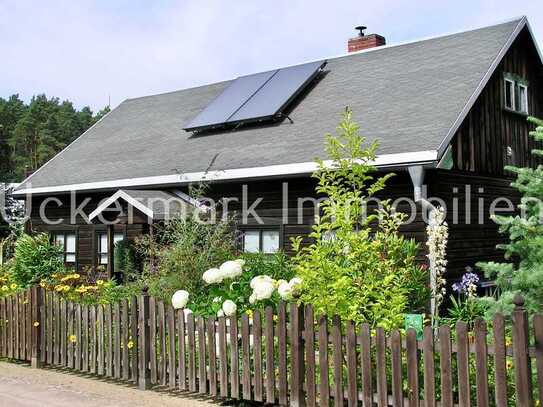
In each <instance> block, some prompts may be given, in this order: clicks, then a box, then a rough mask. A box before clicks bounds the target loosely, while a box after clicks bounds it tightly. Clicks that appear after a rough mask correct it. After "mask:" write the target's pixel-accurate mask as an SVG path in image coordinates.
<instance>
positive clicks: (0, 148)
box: [0, 95, 109, 182]
mask: <svg viewBox="0 0 543 407" xmlns="http://www.w3.org/2000/svg"><path fill="white" fill-rule="evenodd" d="M107 112H109V107H106V108H105V109H103V110H101V111H100V112H98V113H97V114H94V113H93V112H92V110H91V109H90V108H89V107H83V108H82V109H81V110H77V109H75V108H74V106H73V104H72V102H70V101H63V102H60V100H59V99H58V98H55V97H53V98H48V97H47V96H46V95H37V96H34V97H33V98H32V99H31V101H30V103H28V104H25V103H24V102H23V101H22V100H21V99H19V96H18V95H13V96H10V97H9V98H8V99H2V98H0V182H14V181H21V180H22V179H23V178H24V176H25V172H26V171H29V170H30V171H34V170H36V169H38V168H39V167H40V166H41V165H43V164H44V163H45V162H46V161H47V160H49V159H50V158H52V157H53V156H54V155H55V154H56V153H58V152H59V151H60V150H61V149H63V148H64V147H65V146H66V145H68V144H69V143H71V142H72V141H73V140H75V139H76V138H77V137H79V136H80V135H81V134H82V133H83V132H85V131H86V130H87V129H88V128H89V127H90V126H92V125H93V124H94V123H96V121H98V120H99V119H100V118H102V117H103V116H104V115H105V114H106V113H107Z"/></svg>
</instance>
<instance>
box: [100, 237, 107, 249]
mask: <svg viewBox="0 0 543 407" xmlns="http://www.w3.org/2000/svg"><path fill="white" fill-rule="evenodd" d="M100 253H107V234H106V233H100Z"/></svg>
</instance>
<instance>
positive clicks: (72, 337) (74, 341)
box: [68, 335, 77, 343]
mask: <svg viewBox="0 0 543 407" xmlns="http://www.w3.org/2000/svg"><path fill="white" fill-rule="evenodd" d="M68 339H69V340H70V342H72V343H76V342H77V337H76V336H75V335H70V336H69V337H68Z"/></svg>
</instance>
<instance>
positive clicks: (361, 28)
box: [354, 25, 368, 37]
mask: <svg viewBox="0 0 543 407" xmlns="http://www.w3.org/2000/svg"><path fill="white" fill-rule="evenodd" d="M366 28H368V27H366V26H364V25H359V26H356V27H354V29H355V30H358V31H359V34H360V36H361V37H363V36H364V30H365V29H366Z"/></svg>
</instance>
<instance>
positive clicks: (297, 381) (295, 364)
mask: <svg viewBox="0 0 543 407" xmlns="http://www.w3.org/2000/svg"><path fill="white" fill-rule="evenodd" d="M302 332H303V312H302V307H299V306H298V305H296V304H294V303H293V304H291V305H290V340H291V343H290V346H291V349H290V351H291V356H292V372H291V380H292V383H291V387H290V388H291V394H290V405H291V406H295V407H298V406H304V405H305V402H304V401H305V400H304V372H305V368H304V342H303V338H302Z"/></svg>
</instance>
